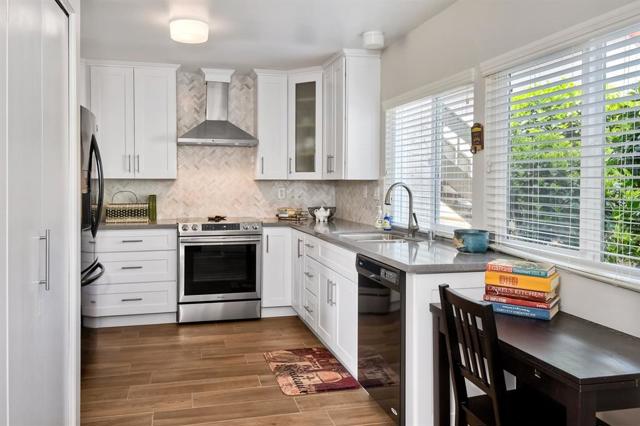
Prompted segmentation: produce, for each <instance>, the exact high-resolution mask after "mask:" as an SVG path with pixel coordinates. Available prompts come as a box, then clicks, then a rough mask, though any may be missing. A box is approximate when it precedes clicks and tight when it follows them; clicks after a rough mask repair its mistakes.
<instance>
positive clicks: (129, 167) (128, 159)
mask: <svg viewBox="0 0 640 426" xmlns="http://www.w3.org/2000/svg"><path fill="white" fill-rule="evenodd" d="M127 162H128V163H129V166H128V168H127V170H128V172H129V173H131V155H127Z"/></svg>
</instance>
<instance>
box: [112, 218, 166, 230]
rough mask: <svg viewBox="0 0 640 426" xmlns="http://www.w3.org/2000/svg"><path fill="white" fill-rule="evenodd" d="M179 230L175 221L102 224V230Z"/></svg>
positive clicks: (161, 220)
mask: <svg viewBox="0 0 640 426" xmlns="http://www.w3.org/2000/svg"><path fill="white" fill-rule="evenodd" d="M172 228H175V229H178V222H177V221H176V220H175V219H160V220H157V221H156V222H149V223H104V222H103V223H101V224H100V229H111V230H123V229H172Z"/></svg>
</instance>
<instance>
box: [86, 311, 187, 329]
mask: <svg viewBox="0 0 640 426" xmlns="http://www.w3.org/2000/svg"><path fill="white" fill-rule="evenodd" d="M175 322H176V313H175V312H166V313H161V314H144V315H118V316H112V317H82V325H83V326H84V327H89V328H103V327H126V326H129V325H151V324H171V323H175Z"/></svg>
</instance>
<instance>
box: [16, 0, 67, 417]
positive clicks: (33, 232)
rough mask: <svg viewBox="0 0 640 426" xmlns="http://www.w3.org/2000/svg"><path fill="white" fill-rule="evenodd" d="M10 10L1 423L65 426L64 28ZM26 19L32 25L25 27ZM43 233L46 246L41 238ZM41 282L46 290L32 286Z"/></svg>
mask: <svg viewBox="0 0 640 426" xmlns="http://www.w3.org/2000/svg"><path fill="white" fill-rule="evenodd" d="M11 4H12V6H15V7H9V19H8V22H9V35H8V37H9V39H8V46H9V55H8V60H9V68H8V72H9V75H8V81H9V84H8V87H9V92H8V98H7V100H8V103H7V106H8V109H7V111H8V117H9V119H8V136H9V138H8V139H9V141H10V144H9V153H8V154H9V156H8V164H9V167H8V170H7V172H8V176H9V182H13V184H11V185H10V186H9V188H8V203H9V206H8V224H9V232H8V246H9V247H10V250H9V254H8V265H9V267H8V269H9V272H8V285H9V288H8V294H7V297H8V300H9V301H10V303H9V304H8V316H7V318H8V321H9V323H8V326H7V325H5V326H6V327H7V329H8V346H9V347H8V351H7V356H8V366H7V367H8V368H7V371H8V385H7V387H8V408H9V418H8V424H11V425H51V426H58V425H60V426H62V425H66V424H67V421H66V408H67V403H68V401H67V397H68V395H67V393H66V391H65V390H66V389H67V388H68V384H67V383H66V380H67V378H68V377H69V376H70V374H69V366H68V365H67V362H66V360H67V353H66V349H67V348H68V347H69V333H68V328H69V324H68V321H67V319H68V316H67V314H68V312H69V311H68V307H67V304H66V303H67V300H68V294H69V286H70V285H76V283H69V270H68V263H69V248H68V244H69V239H70V238H71V236H72V235H75V232H74V231H75V230H70V229H68V228H67V227H66V225H65V223H66V220H67V219H66V218H67V217H68V215H69V214H70V211H69V210H68V205H69V196H70V194H68V192H67V185H66V183H67V181H68V177H69V176H68V173H72V171H70V170H69V162H68V161H69V158H70V155H69V154H70V153H69V149H70V143H69V128H68V125H69V97H68V89H69V69H68V65H69V50H68V44H69V28H68V25H69V24H68V18H67V16H66V14H65V13H64V12H63V11H62V9H60V7H59V6H58V4H57V3H56V2H55V0H20V1H12V2H11ZM27 21H28V22H31V23H33V22H39V23H40V26H39V27H34V26H33V25H26V22H27ZM18 141H19V143H17V142H18ZM17 182H19V184H18V183H17ZM46 230H49V233H48V234H49V236H50V239H49V241H48V243H49V244H48V245H49V246H48V248H47V241H45V240H41V239H40V236H44V235H47V232H46ZM47 254H48V259H47ZM47 261H48V262H47ZM47 265H48V266H49V267H48V268H47ZM45 281H48V284H41V283H40V282H45ZM47 287H48V290H47Z"/></svg>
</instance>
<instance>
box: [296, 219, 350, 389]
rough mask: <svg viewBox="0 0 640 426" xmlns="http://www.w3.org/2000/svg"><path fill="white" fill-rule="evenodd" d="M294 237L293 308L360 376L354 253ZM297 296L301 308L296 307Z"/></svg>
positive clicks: (323, 341) (322, 242)
mask: <svg viewBox="0 0 640 426" xmlns="http://www.w3.org/2000/svg"><path fill="white" fill-rule="evenodd" d="M292 234H293V235H292V238H291V243H292V249H293V250H292V252H293V253H292V257H291V258H292V262H293V266H292V269H291V270H292V272H293V273H292V277H293V278H292V294H293V297H292V303H293V307H294V309H295V310H296V312H297V313H298V315H299V316H300V318H301V319H302V320H303V321H304V322H305V323H306V324H307V326H308V327H309V328H310V329H311V330H312V331H313V332H314V333H315V334H316V335H317V336H318V338H319V339H320V340H321V341H322V343H324V345H325V346H326V347H327V348H329V349H330V350H331V351H332V352H333V354H334V355H335V356H336V357H337V358H338V359H339V360H340V362H342V364H343V365H344V366H345V367H346V368H347V370H349V372H350V373H351V374H352V375H354V376H357V373H358V363H357V359H358V286H357V284H356V280H357V273H356V270H355V253H353V252H351V251H348V250H345V249H343V248H341V247H337V246H335V245H333V244H331V243H328V242H326V241H323V240H320V239H318V238H315V237H313V236H310V235H307V234H304V233H302V232H299V231H295V230H294V231H293V232H292ZM298 294H299V295H300V299H299V300H300V306H297V307H296V301H297V300H298V299H297V297H298V296H297V295H298Z"/></svg>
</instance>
